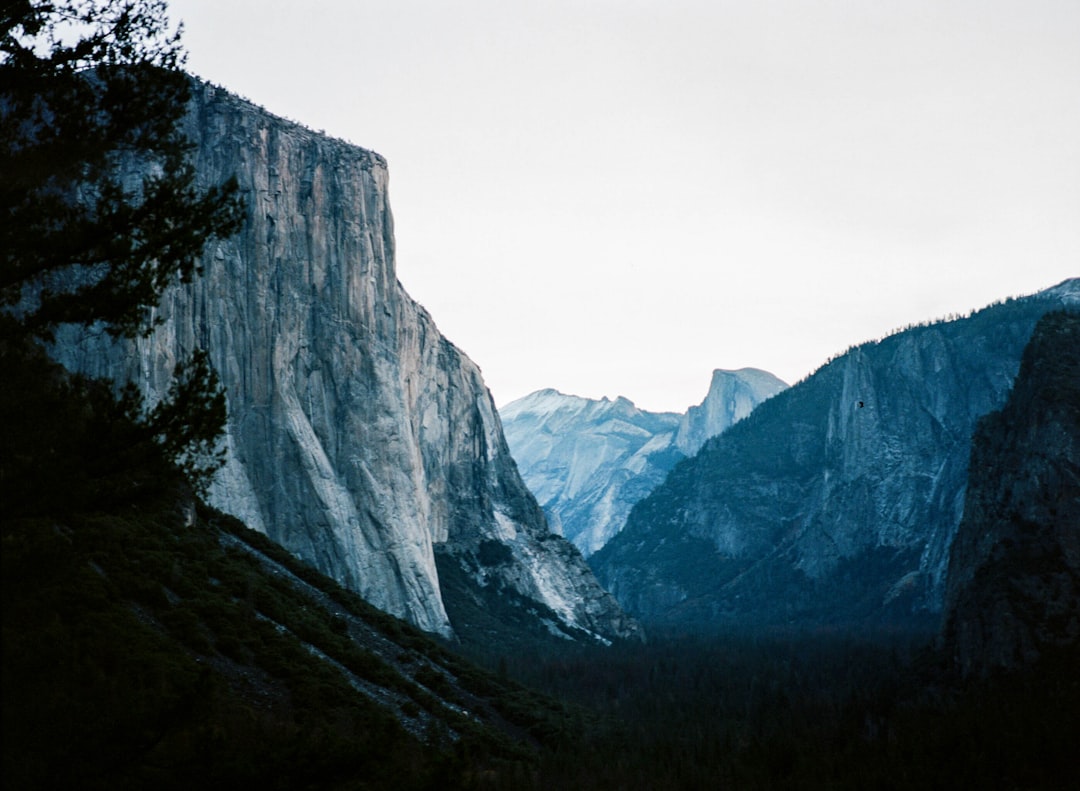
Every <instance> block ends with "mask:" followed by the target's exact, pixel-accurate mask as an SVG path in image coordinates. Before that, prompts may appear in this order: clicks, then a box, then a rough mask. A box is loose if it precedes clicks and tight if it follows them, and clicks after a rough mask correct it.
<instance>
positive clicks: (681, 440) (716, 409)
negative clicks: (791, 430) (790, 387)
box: [675, 368, 787, 456]
mask: <svg viewBox="0 0 1080 791" xmlns="http://www.w3.org/2000/svg"><path fill="white" fill-rule="evenodd" d="M786 389H787V383H786V382H784V381H783V380H781V379H778V378H776V377H775V376H773V375H772V374H771V373H769V372H768V371H762V370H760V369H758V368H740V369H739V370H737V371H724V370H721V369H717V370H715V371H713V375H712V382H710V383H709V392H708V394H707V395H706V396H705V400H704V401H702V402H701V403H700V404H699V405H698V406H692V407H690V408H689V409H688V410H686V414H685V415H683V417H682V420H680V421H679V432H678V434H676V436H675V447H677V448H678V449H679V450H680V451H681V452H682V453H683V455H684V456H693V455H694V454H695V453H697V452H698V451H699V450H701V446H702V445H704V444H705V441H706V440H707V439H709V438H710V437H715V436H716V435H717V434H719V433H720V432H722V431H724V430H725V429H726V428H728V426H732V425H734V424H735V423H737V422H739V421H740V420H742V419H743V418H744V417H746V416H747V415H749V414H750V413H751V412H752V411H753V410H754V408H755V407H756V406H757V405H758V404H760V403H761V402H762V401H764V400H765V399H767V398H772V397H773V396H774V395H776V394H777V393H779V392H780V391H781V390H786Z"/></svg>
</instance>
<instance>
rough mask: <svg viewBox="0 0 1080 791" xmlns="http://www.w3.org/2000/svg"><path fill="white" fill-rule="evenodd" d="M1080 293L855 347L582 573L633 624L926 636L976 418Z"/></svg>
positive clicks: (638, 514) (712, 453)
mask: <svg viewBox="0 0 1080 791" xmlns="http://www.w3.org/2000/svg"><path fill="white" fill-rule="evenodd" d="M1078 301H1080V280H1070V281H1066V282H1065V283H1062V284H1061V285H1059V286H1057V287H1055V288H1053V289H1049V290H1047V291H1045V292H1042V293H1040V294H1037V295H1033V296H1031V297H1026V298H1022V299H1015V300H1009V301H1007V302H1005V303H1003V304H998V305H995V306H992V307H990V308H986V309H984V310H982V311H979V312H977V313H974V314H972V315H971V316H969V317H967V318H962V319H957V320H953V321H943V322H937V323H933V324H929V325H924V326H917V327H912V328H909V329H907V330H905V331H902V332H898V333H896V334H894V335H891V336H889V337H887V338H884V339H882V340H880V341H873V342H869V343H864V344H862V345H860V346H857V347H855V348H852V349H851V350H849V351H848V352H846V353H845V354H843V355H840V356H839V357H837V358H836V359H834V360H832V361H830V362H829V363H827V364H826V365H824V366H823V367H822V368H821V369H819V370H818V371H817V372H816V373H814V374H813V375H812V376H810V377H808V378H807V379H806V380H804V381H802V382H800V383H799V384H797V385H795V386H793V387H791V388H790V389H788V390H786V391H784V392H783V393H780V394H779V395H777V396H775V397H773V398H771V399H769V400H768V401H766V402H765V403H763V404H762V405H761V406H760V407H758V408H757V409H755V410H754V412H753V413H752V414H751V415H750V416H748V417H747V418H746V419H745V420H743V421H741V422H739V423H737V424H736V425H735V426H732V427H731V428H730V429H728V430H727V431H726V432H724V433H723V434H721V435H720V436H718V437H715V438H713V439H711V440H709V441H708V442H707V443H706V444H705V446H704V447H703V448H702V450H701V451H700V452H699V453H698V455H697V456H695V457H693V458H692V459H688V460H686V461H683V462H681V463H679V464H678V465H677V466H676V467H675V468H674V469H673V470H672V471H671V473H670V474H669V475H668V477H667V479H666V480H665V481H664V483H663V484H662V485H660V486H659V487H657V488H656V489H655V490H654V491H653V492H652V494H650V496H649V497H647V498H646V499H645V500H643V501H641V502H640V503H638V505H637V506H635V507H634V509H633V511H632V512H631V514H630V517H629V519H628V520H627V524H626V527H625V528H624V529H623V531H622V532H620V533H619V534H618V535H617V536H616V537H615V538H614V539H613V540H612V541H611V542H610V543H608V545H607V546H605V547H604V548H603V549H602V550H600V551H599V552H597V553H596V554H594V555H592V556H591V557H590V559H589V562H590V564H591V565H592V566H593V568H594V570H596V572H597V576H598V577H599V578H600V580H601V582H603V583H604V584H605V585H606V586H607V587H608V589H609V590H611V591H612V593H614V594H615V596H616V597H617V598H618V599H619V601H620V603H622V605H623V606H624V607H625V608H626V609H627V610H628V611H629V612H631V613H633V614H635V615H638V616H641V617H642V618H648V619H651V620H655V621H661V622H670V623H680V624H692V625H695V626H704V627H712V626H717V625H734V626H758V625H766V624H771V625H779V626H784V627H788V626H791V625H801V626H810V627H814V626H821V625H829V624H856V623H857V624H875V625H879V626H889V627H890V628H892V627H895V626H897V625H900V624H906V625H907V626H911V627H918V628H925V629H930V628H933V626H934V625H935V624H936V621H937V618H938V617H939V614H940V612H941V610H942V605H943V602H944V595H945V576H946V570H947V566H948V559H949V547H950V545H951V544H952V540H953V536H954V535H955V533H956V529H957V526H958V525H959V523H960V517H961V514H962V511H963V502H964V491H965V487H966V484H967V469H968V458H969V452H970V443H971V436H972V432H973V430H974V426H975V422H976V421H977V420H978V418H979V417H981V416H982V415H984V414H986V413H988V412H990V411H992V410H994V409H998V408H1000V407H1001V406H1002V404H1004V402H1005V399H1006V397H1007V395H1008V393H1009V390H1010V388H1011V386H1012V383H1013V380H1014V378H1015V376H1016V373H1017V370H1018V369H1019V366H1020V357H1021V353H1022V351H1023V348H1024V346H1025V344H1026V343H1027V341H1028V339H1029V338H1030V337H1031V333H1032V330H1033V328H1034V326H1035V324H1036V322H1037V321H1038V319H1039V318H1040V317H1041V316H1042V315H1043V314H1044V313H1046V312H1047V311H1050V310H1054V309H1057V308H1061V307H1063V306H1067V305H1076V304H1077V302H1078Z"/></svg>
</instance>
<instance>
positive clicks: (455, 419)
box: [56, 84, 636, 638]
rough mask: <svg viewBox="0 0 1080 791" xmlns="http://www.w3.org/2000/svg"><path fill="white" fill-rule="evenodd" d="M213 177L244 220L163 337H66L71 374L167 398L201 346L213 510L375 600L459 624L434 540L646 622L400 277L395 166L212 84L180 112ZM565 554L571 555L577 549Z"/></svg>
mask: <svg viewBox="0 0 1080 791" xmlns="http://www.w3.org/2000/svg"><path fill="white" fill-rule="evenodd" d="M186 124H187V128H188V132H189V133H190V136H191V138H192V140H193V141H194V142H195V144H196V151H195V154H194V162H195V166H196V169H197V172H198V174H199V178H200V179H201V180H202V181H203V182H204V183H206V184H210V183H217V182H220V181H222V180H224V179H225V178H227V177H229V176H231V175H233V174H235V175H236V177H237V178H238V180H239V184H240V188H241V191H242V195H243V197H244V198H245V200H246V206H247V219H246V222H245V224H244V227H243V230H242V231H241V232H240V233H239V234H238V235H237V236H236V237H234V238H232V239H229V240H227V241H222V242H216V243H214V244H213V245H212V246H211V247H210V248H209V249H208V250H207V251H206V253H205V257H204V261H203V266H204V269H205V272H204V274H203V276H202V277H201V278H197V279H196V281H195V282H194V283H192V284H191V285H189V286H178V287H175V288H173V289H171V290H169V291H168V292H167V293H166V295H165V296H164V298H163V300H162V303H161V305H160V308H159V310H158V317H159V318H160V319H162V322H163V323H162V325H161V326H160V328H159V329H158V331H156V332H155V333H154V334H153V335H152V336H151V337H150V338H148V339H145V340H140V341H139V342H137V344H135V346H134V348H133V347H132V346H130V345H112V344H111V343H110V342H109V341H108V339H107V338H106V337H105V336H104V335H103V334H102V333H95V332H93V331H91V332H77V331H75V330H68V331H65V332H63V333H61V335H60V336H59V337H58V342H57V345H56V355H57V357H58V358H59V359H60V360H61V361H62V362H64V363H65V364H66V365H67V366H68V367H70V368H73V369H78V370H82V371H85V372H88V373H92V374H98V375H110V376H113V377H114V378H117V379H126V378H131V379H134V380H135V381H137V382H138V383H139V384H140V386H141V387H142V388H143V390H144V391H145V392H146V393H147V394H148V395H149V396H150V397H151V398H156V397H159V396H160V395H162V394H164V393H165V392H166V390H167V388H168V383H169V378H170V375H171V372H172V369H173V365H174V363H175V361H176V360H177V359H181V358H183V357H185V356H187V355H188V354H189V353H190V351H191V350H193V349H195V348H199V347H202V348H205V349H207V350H208V351H209V353H210V358H211V361H212V363H213V364H214V366H215V367H216V368H217V370H218V372H219V373H220V375H221V378H222V381H223V384H224V385H225V387H226V388H227V390H228V409H229V418H228V436H227V440H226V441H227V449H228V461H227V464H226V466H225V468H224V469H223V470H222V472H221V474H220V475H219V476H218V477H217V479H216V480H215V482H214V484H213V487H212V490H211V493H210V501H211V502H212V504H214V505H215V506H217V507H219V508H220V509H222V510H224V511H226V512H228V513H231V514H233V515H235V516H237V517H239V518H241V519H242V520H244V521H245V522H246V523H247V524H248V525H250V526H251V527H254V528H256V529H258V530H261V531H263V532H265V533H267V534H268V535H269V536H270V537H271V538H273V539H275V540H277V541H278V542H280V543H282V544H283V545H285V546H286V547H287V548H289V549H290V550H292V551H293V552H294V553H296V554H298V555H300V556H301V557H303V558H305V559H307V560H309V561H311V562H312V563H314V564H315V565H316V566H317V567H318V568H319V569H321V570H323V571H325V572H327V573H328V574H330V575H331V576H333V577H335V578H336V579H338V580H339V581H340V582H342V583H343V584H345V585H346V586H348V587H350V588H352V589H354V590H356V591H358V592H359V593H361V594H362V595H363V596H364V597H365V598H366V599H368V600H369V601H371V602H372V603H373V604H375V605H376V606H378V607H380V608H382V609H384V610H387V611H388V612H391V613H393V614H395V615H399V616H402V617H405V618H407V619H408V620H410V621H412V622H413V623H415V624H416V625H418V626H420V627H421V628H423V629H425V630H428V631H431V632H438V633H441V634H445V635H449V634H451V633H452V624H451V623H450V620H449V618H448V616H447V612H446V608H445V607H444V602H443V598H442V595H441V591H440V580H439V574H438V571H437V568H436V562H435V549H436V547H441V548H442V551H443V553H444V554H445V555H446V557H448V558H451V559H453V560H455V562H461V563H463V564H465V565H466V566H468V567H469V568H472V569H474V570H475V564H472V561H473V559H475V556H476V554H477V553H478V551H479V547H480V546H481V544H482V543H483V542H485V541H493V542H496V543H498V544H499V545H501V546H503V547H505V548H506V550H507V552H508V553H509V557H510V561H509V562H508V563H505V564H502V565H500V566H499V567H497V568H493V569H487V570H486V571H485V573H484V574H483V575H479V574H475V573H474V574H472V576H471V577H470V579H471V580H472V581H473V582H474V583H475V584H476V585H480V586H482V585H485V584H492V583H493V582H494V581H496V580H498V581H500V582H501V584H505V585H506V586H508V588H509V589H512V590H514V591H517V592H518V593H519V594H520V595H521V596H522V597H523V600H524V601H536V602H537V603H539V604H540V605H541V606H542V607H544V608H546V609H547V610H550V611H551V612H553V613H555V614H557V619H558V624H557V625H558V626H559V627H560V628H565V629H567V630H570V631H573V632H574V633H576V634H580V633H584V632H588V633H591V634H596V635H600V636H603V637H605V638H613V637H620V636H628V635H632V634H633V633H634V631H635V629H636V625H635V624H633V623H632V622H630V621H628V620H627V619H625V618H624V616H623V615H622V613H621V612H620V610H619V608H618V607H617V606H616V605H615V603H614V600H612V599H611V598H610V596H608V595H607V594H606V593H605V592H604V591H603V590H601V589H600V587H599V586H598V585H597V583H596V581H595V579H594V578H593V576H592V574H591V572H590V571H589V570H588V567H587V566H586V565H585V563H584V561H583V560H582V558H581V557H580V555H579V554H578V553H577V552H576V551H573V548H572V547H570V546H569V545H567V544H566V542H565V541H563V540H562V539H561V538H558V537H557V536H553V535H551V533H550V531H549V530H548V529H547V526H546V524H545V522H544V519H543V515H542V513H541V511H540V509H539V507H538V506H537V505H536V503H535V501H534V499H533V498H532V496H531V495H530V494H529V493H528V491H527V490H526V488H525V487H524V485H523V484H522V483H521V480H520V478H519V477H518V475H517V472H516V469H515V467H514V463H513V461H512V459H511V457H510V454H509V451H508V450H507V447H506V443H505V441H504V439H503V434H502V428H501V424H500V421H499V417H498V415H497V414H496V411H495V408H494V404H493V402H492V399H491V397H490V395H489V393H488V391H487V389H486V388H485V386H484V383H483V380H482V379H481V375H480V371H479V369H478V368H477V366H476V365H475V364H474V363H473V362H472V361H471V360H469V359H468V358H467V357H466V356H465V355H464V354H462V353H461V351H460V350H458V349H457V348H456V347H455V346H454V345H453V344H451V343H450V342H449V341H448V340H446V339H445V338H444V337H442V335H440V334H439V331H438V330H437V328H436V326H435V324H434V322H433V321H432V319H431V317H430V316H429V315H428V313H427V312H426V311H425V310H424V309H423V308H422V307H420V306H419V305H418V304H416V303H415V302H414V301H413V300H412V299H411V298H410V297H409V296H408V295H407V294H406V293H405V291H404V289H403V288H402V286H401V284H400V283H399V282H398V281H397V278H396V275H395V269H394V233H393V221H392V217H391V213H390V207H389V204H388V198H387V168H386V162H385V161H384V160H383V159H382V158H381V157H380V156H379V155H377V154H374V153H372V152H370V151H366V150H363V149H360V148H357V147H355V146H353V145H349V144H346V143H343V142H341V141H335V140H331V139H328V138H326V137H325V136H322V135H319V134H316V133H313V132H311V131H310V130H307V129H305V128H303V127H300V126H298V125H296V124H293V123H290V122H286V121H284V120H282V119H280V118H277V117H275V116H273V115H271V114H269V113H267V112H265V111H263V110H261V109H260V108H257V107H255V106H253V105H251V104H250V103H248V102H245V101H242V100H240V99H238V98H236V97H235V96H232V95H229V94H228V93H226V92H225V91H223V90H220V89H215V88H214V87H211V86H208V85H201V84H200V85H196V86H195V87H194V99H193V102H192V106H191V108H190V112H189V114H188V117H187V120H186ZM564 545H565V546H564Z"/></svg>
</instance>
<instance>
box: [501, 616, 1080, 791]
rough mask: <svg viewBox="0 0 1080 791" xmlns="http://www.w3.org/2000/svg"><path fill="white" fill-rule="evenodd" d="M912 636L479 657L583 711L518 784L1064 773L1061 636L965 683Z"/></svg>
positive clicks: (1067, 760) (972, 778)
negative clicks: (1035, 653) (1050, 646)
mask: <svg viewBox="0 0 1080 791" xmlns="http://www.w3.org/2000/svg"><path fill="white" fill-rule="evenodd" d="M927 637H928V636H922V637H905V638H900V637H893V638H889V639H880V640H869V639H867V638H866V637H859V636H852V635H839V634H818V635H786V636H785V635H770V636H747V635H742V636H738V637H732V636H726V637H725V636H713V637H687V636H682V637H677V636H667V637H658V638H654V639H653V641H652V642H651V643H650V644H649V645H645V646H634V645H626V646H621V647H614V648H611V649H578V650H570V651H563V652H559V653H548V654H547V655H546V656H544V657H542V658H540V657H537V656H536V655H535V654H534V656H533V657H532V658H530V659H526V658H517V659H515V658H508V657H497V656H489V657H488V658H487V660H486V661H487V662H490V663H494V664H495V665H496V666H502V667H503V668H504V669H506V670H507V672H509V674H510V675H511V676H512V677H514V678H518V679H520V680H522V681H523V682H525V683H527V684H529V685H530V686H534V687H535V688H537V689H540V690H542V691H544V692H546V693H549V694H551V695H553V696H555V697H558V698H560V699H562V700H564V701H567V702H571V703H573V704H576V705H580V706H582V707H584V708H585V709H587V710H588V711H589V712H590V713H591V714H592V716H593V719H591V720H590V723H591V725H590V727H589V728H588V729H587V730H585V731H582V732H581V733H578V734H575V735H574V736H573V737H572V738H567V739H565V740H564V741H562V742H561V743H560V744H559V745H557V747H556V748H555V749H550V750H546V751H544V752H542V753H541V754H540V757H539V766H538V769H537V772H536V775H535V777H534V780H535V782H534V784H533V786H532V787H534V788H591V789H717V788H735V789H776V788H823V789H824V788H832V789H836V788H851V789H868V788H874V789H904V788H910V789H925V788H965V787H967V788H1032V789H1034V788H1050V789H1057V788H1061V789H1065V788H1074V787H1075V782H1076V774H1075V772H1076V756H1077V753H1076V750H1077V745H1078V744H1080V677H1078V675H1077V669H1078V668H1080V655H1078V654H1077V651H1076V650H1075V649H1072V650H1071V651H1062V652H1060V653H1057V654H1053V655H1049V654H1048V655H1045V656H1044V657H1043V658H1042V659H1041V661H1040V662H1038V663H1037V664H1036V665H1035V666H1033V667H1031V668H1030V669H1028V670H1027V671H1024V672H1020V673H1014V674H1010V675H1000V676H996V677H993V678H986V679H981V680H971V681H966V682H965V681H963V680H961V679H960V678H959V677H958V676H956V675H955V674H954V672H953V670H952V665H951V663H950V662H946V661H945V660H944V658H943V657H942V656H941V655H940V654H939V653H937V652H935V651H934V650H932V649H931V648H930V647H929V646H928V645H927V642H926V640H927ZM500 787H505V788H510V787H513V785H512V784H503V785H501V786H500Z"/></svg>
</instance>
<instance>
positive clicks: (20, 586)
mask: <svg viewBox="0 0 1080 791" xmlns="http://www.w3.org/2000/svg"><path fill="white" fill-rule="evenodd" d="M4 351H5V354H4V359H3V363H4V365H3V369H4V376H3V385H2V386H0V401H2V403H0V406H2V407H3V408H4V410H5V414H8V415H20V416H21V418H22V419H21V420H20V421H13V422H9V423H7V425H6V427H5V431H4V435H3V467H2V470H0V472H2V476H0V482H2V483H3V500H4V514H3V528H2V529H3V568H2V577H3V582H2V585H3V679H2V680H3V732H4V739H3V779H4V784H5V788H15V789H32V788H40V789H53V788H88V789H92V788H100V789H106V788H107V789H122V788H133V789H134V788H157V789H166V788H177V789H180V788H184V789H190V788H210V787H226V786H228V787H249V786H250V787H259V788H267V789H271V788H282V789H285V788H299V787H304V788H395V789H398V788H425V787H432V786H436V787H440V788H445V787H458V786H462V785H467V784H469V783H470V782H471V781H470V778H472V777H473V776H474V774H475V773H476V772H485V773H487V775H486V776H492V777H499V776H501V775H502V774H508V775H509V776H514V774H515V773H521V772H525V771H527V770H528V767H530V766H532V765H533V764H534V763H535V756H536V750H537V749H539V748H540V747H541V745H542V744H543V743H544V742H545V740H548V739H553V738H555V736H554V735H555V734H559V733H560V732H562V731H564V730H565V728H566V727H567V726H566V723H568V722H569V721H570V714H569V713H567V711H565V710H564V708H563V707H562V706H561V705H559V704H556V703H553V702H551V701H549V700H547V699H544V698H541V697H539V696H536V695H533V694H531V693H529V692H527V691H525V690H524V689H523V688H521V687H519V686H517V685H516V684H512V683H510V682H508V681H506V680H500V679H497V678H496V677H494V676H492V675H488V674H486V673H484V672H482V671H479V670H477V669H476V668H475V667H473V666H471V665H469V664H468V663H466V662H465V661H463V660H461V659H459V658H457V657H456V656H454V655H453V654H452V653H450V652H449V651H447V650H446V648H444V647H442V646H441V645H439V644H438V643H436V642H434V641H433V640H432V639H430V638H429V637H427V636H426V635H424V634H423V633H421V632H420V631H418V630H416V629H415V628H413V627H411V626H409V625H407V624H406V623H404V622H403V621H399V620H398V619H396V618H393V617H391V616H388V615H386V614H384V613H381V612H379V611H378V610H375V609H374V608H373V607H371V606H370V605H368V604H366V603H365V602H363V601H362V600H361V599H360V598H359V597H358V596H357V595H355V594H353V593H350V592H348V591H346V590H344V589H343V588H342V587H341V586H339V585H338V584H337V583H335V582H333V581H331V580H330V579H329V578H327V577H324V576H323V575H321V574H320V573H318V572H316V571H314V570H313V569H311V568H310V567H308V566H306V565H305V564H303V563H301V562H300V561H298V560H296V559H295V558H294V557H293V556H292V555H291V554H289V553H288V552H286V551H285V550H283V549H282V548H280V547H279V546H278V545H276V544H274V543H273V542H271V541H270V540H269V539H267V538H266V537H265V536H263V535H261V534H259V533H255V532H253V531H250V530H248V529H247V528H245V527H244V526H243V525H241V524H240V523H239V522H238V521H237V520H235V519H233V518H231V517H227V516H225V515H222V514H220V513H218V512H216V511H213V510H210V509H207V508H205V507H203V506H202V505H200V504H199V503H198V501H197V500H195V499H194V498H193V497H192V496H191V495H190V494H189V493H187V491H188V490H187V489H186V485H185V484H184V481H183V477H182V476H181V475H180V474H179V472H178V471H177V470H176V469H175V468H174V467H172V466H170V465H169V464H168V463H167V462H166V461H165V460H164V459H163V457H162V454H161V450H160V448H158V447H157V446H156V445H154V443H152V442H149V441H148V440H147V438H146V437H145V436H143V435H142V434H141V431H140V428H139V427H138V425H136V424H134V423H132V422H131V420H130V418H129V417H127V416H126V415H125V414H124V413H123V410H122V409H119V408H118V407H117V406H116V402H115V401H113V400H112V397H111V395H109V394H108V392H107V389H105V388H104V387H103V386H102V389H100V390H99V385H98V384H97V383H87V382H83V381H81V380H78V379H71V378H69V377H66V376H65V375H63V374H62V373H61V372H60V371H58V370H57V369H56V368H55V367H54V366H52V365H51V364H50V363H48V362H46V361H44V360H43V359H42V358H41V357H40V356H39V355H36V354H33V353H30V354H15V353H14V352H13V351H12V348H11V347H10V346H8V347H6V348H5V349H4Z"/></svg>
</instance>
